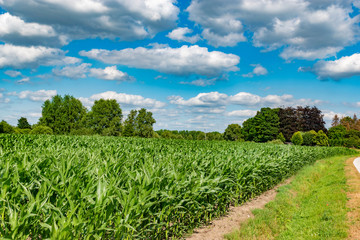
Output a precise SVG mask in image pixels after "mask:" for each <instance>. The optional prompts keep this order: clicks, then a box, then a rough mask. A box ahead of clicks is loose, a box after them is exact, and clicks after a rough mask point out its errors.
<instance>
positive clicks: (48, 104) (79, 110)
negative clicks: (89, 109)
mask: <svg viewBox="0 0 360 240" xmlns="http://www.w3.org/2000/svg"><path fill="white" fill-rule="evenodd" d="M85 114H86V109H85V107H84V106H83V105H82V103H81V102H80V100H78V99H76V98H74V97H73V96H69V95H65V96H64V97H61V96H60V95H56V96H54V97H53V98H52V99H51V101H50V100H46V101H45V102H44V104H43V106H42V116H41V118H40V119H39V125H43V126H48V127H50V128H51V129H52V130H53V132H54V133H55V134H65V133H70V132H71V130H73V129H77V128H79V127H80V126H79V125H80V123H81V120H82V119H83V118H84V117H85Z"/></svg>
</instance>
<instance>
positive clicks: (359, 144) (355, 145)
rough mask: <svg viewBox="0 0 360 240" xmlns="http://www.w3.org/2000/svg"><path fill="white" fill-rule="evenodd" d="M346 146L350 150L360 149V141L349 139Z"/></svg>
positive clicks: (354, 138) (346, 140) (353, 138)
mask: <svg viewBox="0 0 360 240" xmlns="http://www.w3.org/2000/svg"><path fill="white" fill-rule="evenodd" d="M344 145H345V147H349V148H360V139H359V138H356V137H350V138H347V139H345V144H344Z"/></svg>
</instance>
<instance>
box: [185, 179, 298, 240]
mask: <svg viewBox="0 0 360 240" xmlns="http://www.w3.org/2000/svg"><path fill="white" fill-rule="evenodd" d="M291 180H292V178H290V179H287V180H286V181H284V182H283V183H281V184H279V185H277V186H276V187H275V188H273V189H271V190H269V191H267V192H265V193H263V194H261V195H260V196H258V197H256V198H254V199H252V200H250V201H248V202H246V203H244V204H243V205H241V206H238V207H231V208H230V211H229V213H228V215H226V216H224V217H222V218H219V219H215V220H214V221H212V222H211V223H210V225H207V226H204V227H201V228H197V229H195V230H194V233H193V234H192V235H191V236H189V237H188V238H186V239H188V240H217V239H224V235H225V234H228V233H231V232H232V231H234V230H236V229H238V228H239V226H240V223H242V222H245V221H246V220H248V219H249V218H251V217H253V216H254V215H253V214H252V212H251V211H252V210H254V209H257V208H264V207H265V205H266V204H267V203H268V202H270V201H272V200H274V199H275V196H276V194H277V191H276V190H277V189H278V188H279V187H280V186H283V185H286V184H289V183H290V182H291Z"/></svg>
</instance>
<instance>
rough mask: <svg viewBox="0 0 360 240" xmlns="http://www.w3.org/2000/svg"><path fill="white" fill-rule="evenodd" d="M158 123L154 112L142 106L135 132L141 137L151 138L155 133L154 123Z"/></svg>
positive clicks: (136, 119) (136, 121)
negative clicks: (153, 114) (153, 115)
mask: <svg viewBox="0 0 360 240" xmlns="http://www.w3.org/2000/svg"><path fill="white" fill-rule="evenodd" d="M154 123H156V121H155V119H154V118H153V117H152V112H149V111H146V109H145V108H142V109H140V110H139V111H138V114H137V116H136V118H135V132H136V135H137V136H139V137H145V138H151V137H153V135H154V130H153V125H154Z"/></svg>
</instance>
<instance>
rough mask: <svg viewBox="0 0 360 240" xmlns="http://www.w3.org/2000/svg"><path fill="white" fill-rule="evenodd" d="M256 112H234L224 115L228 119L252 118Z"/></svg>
mask: <svg viewBox="0 0 360 240" xmlns="http://www.w3.org/2000/svg"><path fill="white" fill-rule="evenodd" d="M256 113H257V111H254V110H235V111H231V112H228V113H227V114H226V115H227V116H230V117H254V116H255V115H256Z"/></svg>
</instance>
